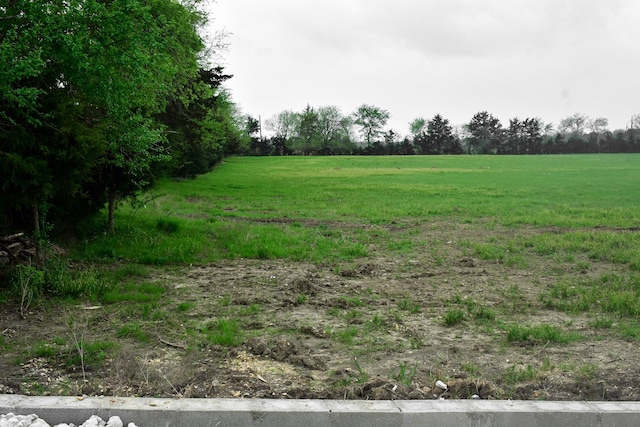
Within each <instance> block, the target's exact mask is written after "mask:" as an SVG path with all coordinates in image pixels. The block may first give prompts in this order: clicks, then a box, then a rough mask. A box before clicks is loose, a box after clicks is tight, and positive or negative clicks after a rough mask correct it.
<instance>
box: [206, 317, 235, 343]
mask: <svg viewBox="0 0 640 427" xmlns="http://www.w3.org/2000/svg"><path fill="white" fill-rule="evenodd" d="M205 333H206V336H207V341H209V342H210V343H211V344H217V345H222V346H225V347H235V346H238V345H240V343H241V337H240V330H239V328H238V322H236V321H235V320H227V319H220V320H218V321H217V322H215V324H214V325H213V328H212V329H210V327H207V328H206V330H205Z"/></svg>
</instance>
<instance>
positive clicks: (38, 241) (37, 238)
mask: <svg viewBox="0 0 640 427" xmlns="http://www.w3.org/2000/svg"><path fill="white" fill-rule="evenodd" d="M32 208H33V240H34V243H35V246H36V267H37V268H38V269H40V270H42V269H44V254H43V253H42V236H41V230H40V209H39V207H38V202H36V201H34V202H33V207H32Z"/></svg>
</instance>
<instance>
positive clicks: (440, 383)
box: [436, 380, 449, 390]
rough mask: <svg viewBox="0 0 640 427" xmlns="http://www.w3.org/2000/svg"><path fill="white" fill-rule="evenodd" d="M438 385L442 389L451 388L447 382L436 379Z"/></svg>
mask: <svg viewBox="0 0 640 427" xmlns="http://www.w3.org/2000/svg"><path fill="white" fill-rule="evenodd" d="M436 387H438V388H439V389H442V390H448V389H449V387H448V386H447V385H446V384H445V383H443V382H442V381H440V380H438V381H436Z"/></svg>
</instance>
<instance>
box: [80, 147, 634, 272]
mask: <svg viewBox="0 0 640 427" xmlns="http://www.w3.org/2000/svg"><path fill="white" fill-rule="evenodd" d="M639 183H640V155H558V156H431V157H429V156H407V157H395V156H394V157H392V156H387V157H364V156H363V157H235V158H230V159H227V160H226V161H225V162H224V163H223V164H222V165H220V166H219V167H218V168H217V169H216V170H215V171H213V172H211V173H209V174H206V175H203V176H200V177H198V178H197V179H194V180H189V181H181V182H169V181H166V182H163V183H161V185H159V186H158V188H157V189H156V190H155V191H154V192H153V193H152V194H149V195H147V196H145V197H147V198H149V200H148V202H147V203H146V204H145V207H144V208H138V209H136V210H135V211H134V210H132V209H131V208H127V207H126V206H125V207H124V208H123V209H121V210H120V213H119V215H118V218H117V225H118V228H119V230H120V233H119V235H117V236H115V237H114V238H112V239H106V240H102V241H101V243H102V244H103V245H105V246H106V247H103V246H102V245H101V244H98V245H94V246H91V247H87V248H86V252H85V253H84V256H89V257H90V258H91V257H98V258H101V257H104V256H108V257H114V258H122V257H124V258H126V259H132V260H137V261H140V262H145V263H152V264H154V263H157V264H163V263H166V262H170V263H174V262H187V263H193V262H198V261H203V260H214V259H219V258H228V257H232V258H233V257H249V258H252V257H257V258H291V259H295V260H311V261H315V262H320V261H323V260H331V259H335V258H337V259H345V258H353V257H357V256H361V255H366V245H368V244H369V243H371V240H372V239H373V240H375V239H376V238H377V237H380V238H382V239H387V238H388V236H386V235H384V233H382V234H383V235H380V236H375V235H373V236H372V235H371V233H366V232H364V228H363V227H367V226H371V225H376V224H378V225H384V224H393V223H397V224H401V225H403V226H411V225H412V224H416V223H424V222H429V221H451V222H455V223H466V224H474V223H475V224H482V225H483V227H491V226H497V225H499V226H504V227H511V228H518V227H535V228H540V227H568V228H576V229H578V228H581V227H588V228H593V227H608V228H630V227H638V226H640V209H639V206H640V185H638V184H639ZM167 221H168V222H171V223H172V224H173V226H174V227H179V229H180V230H181V233H179V234H171V233H160V235H158V233H157V230H158V227H160V229H162V223H163V222H167ZM309 221H313V223H309ZM331 223H343V224H346V225H352V226H353V227H349V228H348V229H347V230H343V231H342V232H340V233H339V235H337V234H335V233H333V234H332V232H331V230H323V227H324V228H327V227H328V228H331V227H330V225H331ZM303 225H304V226H303ZM310 225H313V227H310ZM127 233H132V234H133V235H134V237H133V239H122V238H121V237H123V236H126V235H127Z"/></svg>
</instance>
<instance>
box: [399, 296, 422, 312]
mask: <svg viewBox="0 0 640 427" xmlns="http://www.w3.org/2000/svg"><path fill="white" fill-rule="evenodd" d="M398 308H399V309H400V310H406V311H408V312H409V313H410V314H417V313H419V312H420V305H419V304H418V303H416V302H414V301H412V300H411V298H410V297H408V296H407V297H405V298H403V299H401V300H400V302H399V303H398Z"/></svg>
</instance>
